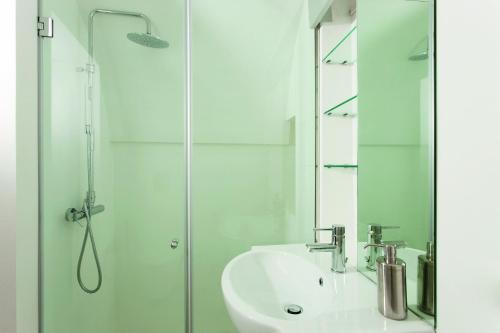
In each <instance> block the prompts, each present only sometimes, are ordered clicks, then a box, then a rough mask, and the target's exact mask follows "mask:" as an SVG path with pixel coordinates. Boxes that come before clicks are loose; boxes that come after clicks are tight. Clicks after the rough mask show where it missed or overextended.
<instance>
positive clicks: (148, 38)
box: [127, 32, 169, 49]
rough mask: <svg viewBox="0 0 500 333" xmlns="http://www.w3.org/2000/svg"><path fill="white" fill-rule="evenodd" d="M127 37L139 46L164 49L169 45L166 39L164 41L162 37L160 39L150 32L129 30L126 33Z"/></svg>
mask: <svg viewBox="0 0 500 333" xmlns="http://www.w3.org/2000/svg"><path fill="white" fill-rule="evenodd" d="M127 38H128V39H129V40H130V41H132V42H134V43H136V44H139V45H141V46H145V47H152V48H155V49H164V48H167V47H168V46H169V44H168V42H167V41H164V40H163V39H160V38H159V37H156V36H154V35H152V34H150V33H137V32H131V33H128V34H127Z"/></svg>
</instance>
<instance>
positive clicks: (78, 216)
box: [65, 205, 104, 222]
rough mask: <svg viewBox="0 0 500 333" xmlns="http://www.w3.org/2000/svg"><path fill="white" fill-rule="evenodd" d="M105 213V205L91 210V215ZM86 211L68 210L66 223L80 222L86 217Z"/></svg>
mask: <svg viewBox="0 0 500 333" xmlns="http://www.w3.org/2000/svg"><path fill="white" fill-rule="evenodd" d="M102 212H104V205H97V206H94V207H92V208H91V209H90V215H91V216H92V215H96V214H99V213H102ZM86 215H87V214H86V212H85V209H83V208H82V209H76V208H68V209H67V210H66V215H65V217H66V221H68V222H78V221H80V220H82V219H84V218H85V217H86Z"/></svg>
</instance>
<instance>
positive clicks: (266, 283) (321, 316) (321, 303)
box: [222, 244, 433, 333]
mask: <svg viewBox="0 0 500 333" xmlns="http://www.w3.org/2000/svg"><path fill="white" fill-rule="evenodd" d="M330 263H331V261H330V254H329V253H308V252H307V251H306V248H305V246H304V245H303V244H301V245H280V246H264V247H255V248H253V249H252V250H251V251H249V252H245V253H243V254H241V255H239V256H237V257H235V258H234V259H233V260H231V261H230V262H229V263H228V264H227V266H226V268H225V269H224V272H223V274H222V291H223V294H224V300H225V303H226V308H227V310H228V312H229V315H230V317H231V319H232V321H233V323H234V324H235V325H236V327H237V329H238V331H239V332H240V333H333V332H335V333H337V332H341V333H351V332H352V333H361V332H369V333H375V332H377V333H378V332H391V333H431V332H433V329H432V328H431V327H430V326H429V325H428V324H427V323H424V322H423V321H421V320H420V319H419V318H417V317H416V316H415V315H413V314H411V313H409V315H408V319H407V320H406V321H393V320H389V319H386V318H384V317H383V316H382V315H380V314H379V313H378V310H377V303H376V302H377V296H376V286H375V285H374V284H373V283H371V282H370V281H368V279H366V278H365V277H363V276H362V275H361V274H359V273H358V272H356V271H355V270H354V269H350V270H348V272H347V273H345V274H337V273H332V272H331V271H330V270H329V264H330ZM320 279H321V283H320ZM288 305H298V306H300V307H302V310H303V311H302V313H300V314H289V313H287V311H286V307H287V306H288Z"/></svg>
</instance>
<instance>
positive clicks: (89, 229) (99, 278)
mask: <svg viewBox="0 0 500 333" xmlns="http://www.w3.org/2000/svg"><path fill="white" fill-rule="evenodd" d="M83 209H85V220H86V221H87V226H86V227H85V236H84V237H83V242H82V249H81V250H80V256H79V257H78V267H77V273H76V275H77V278H78V284H79V285H80V288H82V290H83V291H85V292H86V293H89V294H93V293H95V292H97V291H98V290H99V289H100V288H101V284H102V270H101V264H100V262H99V256H98V255H97V248H96V246H95V240H94V233H93V232H92V223H91V222H92V216H91V214H90V208H89V203H88V201H87V200H85V203H84V205H83ZM89 236H90V243H91V244H92V252H93V253H94V259H95V263H96V266H97V286H96V287H95V288H94V289H89V288H87V286H85V283H83V280H82V274H81V272H82V260H83V255H84V254H85V247H86V245H87V240H88V238H89Z"/></svg>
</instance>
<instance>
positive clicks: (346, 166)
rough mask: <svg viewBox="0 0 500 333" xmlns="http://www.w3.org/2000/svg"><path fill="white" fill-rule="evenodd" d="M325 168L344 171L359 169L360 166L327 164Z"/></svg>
mask: <svg viewBox="0 0 500 333" xmlns="http://www.w3.org/2000/svg"><path fill="white" fill-rule="evenodd" d="M324 167H325V168H327V169H336V168H337V169H338V168H342V169H357V168H358V165H357V164H325V165H324Z"/></svg>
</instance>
